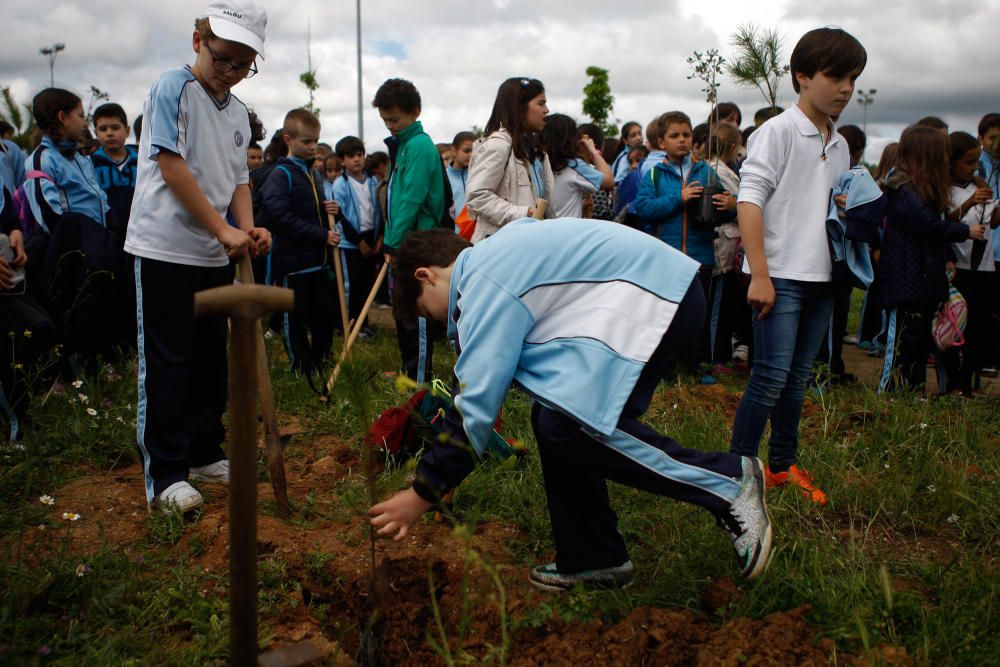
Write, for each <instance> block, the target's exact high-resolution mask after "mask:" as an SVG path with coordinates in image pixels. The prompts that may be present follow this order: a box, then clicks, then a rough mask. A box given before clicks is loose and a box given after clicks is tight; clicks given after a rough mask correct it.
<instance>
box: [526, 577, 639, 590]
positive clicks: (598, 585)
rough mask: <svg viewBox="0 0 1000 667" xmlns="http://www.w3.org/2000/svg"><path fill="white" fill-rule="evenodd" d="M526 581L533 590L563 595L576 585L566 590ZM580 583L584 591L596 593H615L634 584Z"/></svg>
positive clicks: (531, 580) (538, 582)
mask: <svg viewBox="0 0 1000 667" xmlns="http://www.w3.org/2000/svg"><path fill="white" fill-rule="evenodd" d="M528 581H530V582H531V585H532V586H534V587H535V588H538V589H541V590H543V591H555V592H563V593H565V592H567V591H571V590H573V588H574V587H575V586H576V584H573V586H570V587H569V588H567V587H565V586H557V585H555V584H543V583H542V582H540V581H537V580H535V579H532V578H531V577H528ZM580 583H582V584H583V588H584V590H588V591H592V590H598V591H615V590H624V589H626V588H628V587H629V586H631V585H632V584H633V583H635V582H634V580H633V581H630V582H628V583H626V584H621V585H617V584H612V583H606V584H605V583H601V582H598V581H584V582H580Z"/></svg>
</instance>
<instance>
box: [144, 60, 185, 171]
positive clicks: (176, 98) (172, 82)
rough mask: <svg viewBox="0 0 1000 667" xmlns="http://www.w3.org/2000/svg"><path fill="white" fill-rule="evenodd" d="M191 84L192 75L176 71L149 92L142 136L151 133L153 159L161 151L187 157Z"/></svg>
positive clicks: (150, 150) (151, 157)
mask: <svg viewBox="0 0 1000 667" xmlns="http://www.w3.org/2000/svg"><path fill="white" fill-rule="evenodd" d="M191 80H192V78H191V75H190V73H188V72H186V71H185V70H173V71H171V72H167V73H166V74H164V75H163V76H162V77H160V80H159V81H157V82H156V83H155V84H154V85H153V88H152V90H150V91H149V97H148V98H147V99H146V107H147V108H146V113H145V115H144V116H143V132H149V133H150V142H149V157H150V159H155V158H156V156H157V155H159V154H160V151H161V150H165V151H167V152H170V153H175V154H177V155H180V156H181V157H185V152H186V151H185V149H184V134H185V131H184V130H185V127H186V118H187V114H186V110H185V109H184V108H183V107H184V88H185V87H186V86H187V84H188V83H189V82H190V81H191Z"/></svg>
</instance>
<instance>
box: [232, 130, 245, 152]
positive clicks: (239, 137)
mask: <svg viewBox="0 0 1000 667" xmlns="http://www.w3.org/2000/svg"><path fill="white" fill-rule="evenodd" d="M233 142H235V143H236V147H237V148H240V147H241V146H242V145H243V133H242V132H240V131H239V130H236V131H235V132H233Z"/></svg>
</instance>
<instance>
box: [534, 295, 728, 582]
mask: <svg viewBox="0 0 1000 667" xmlns="http://www.w3.org/2000/svg"><path fill="white" fill-rule="evenodd" d="M704 321H705V296H704V292H703V290H702V287H701V285H700V283H699V282H698V281H697V279H696V280H695V281H694V282H693V283H692V285H691V287H690V288H689V289H688V292H687V294H686V295H685V297H684V299H683V300H682V301H681V304H680V307H679V308H678V310H677V313H676V315H675V316H674V319H673V321H672V322H671V324H670V328H669V329H668V330H667V333H666V334H665V335H664V336H663V339H662V340H661V342H660V345H659V346H658V347H657V349H656V351H655V352H654V353H653V355H652V357H650V359H649V361H648V362H647V364H646V367H645V369H644V370H643V372H642V375H640V377H639V381H638V382H637V383H636V386H635V388H634V389H633V391H632V394H631V395H630V396H629V399H628V402H627V403H626V405H625V409H624V410H623V412H622V416H621V419H620V420H619V422H618V428H617V430H616V431H615V433H614V434H613V435H612V436H611V437H610V438H608V439H607V440H606V442H601V441H598V440H596V439H594V438H593V437H591V436H590V435H588V434H587V433H586V432H585V431H584V430H583V428H581V426H580V424H579V423H578V422H576V421H575V420H573V419H572V418H571V417H568V416H566V415H565V414H563V413H561V412H558V411H556V410H552V409H550V408H547V407H545V406H543V405H541V404H540V403H536V404H535V406H534V409H533V410H532V414H531V424H532V428H533V429H534V431H535V436H536V438H537V439H538V450H539V456H540V459H541V463H542V472H543V475H544V477H545V494H546V498H547V501H548V508H549V518H550V519H551V521H552V532H553V538H554V540H555V544H556V566H557V568H558V570H559V571H560V572H562V573H566V574H572V573H574V572H580V571H583V570H591V569H597V568H604V567H613V566H616V565H620V564H622V563H623V562H625V561H626V560H628V551H627V549H626V548H625V542H624V540H623V539H622V536H621V534H620V533H619V532H618V518H617V516H616V515H615V512H614V510H612V509H611V505H610V503H609V500H608V487H607V480H612V481H615V482H618V483H620V484H624V485H626V486H631V487H634V488H637V489H642V490H644V491H649V492H650V493H655V494H658V495H663V496H668V497H670V498H675V499H677V500H682V501H685V502H689V503H692V504H695V505H698V506H700V507H703V508H705V509H707V510H709V511H710V512H712V513H714V514H718V513H720V512H723V511H725V510H726V509H728V507H729V505H730V502H731V501H732V500H733V499H734V498H735V497H736V495H737V494H738V493H739V488H740V478H741V476H742V466H741V458H740V457H739V456H738V455H735V454H731V453H729V452H702V451H699V450H696V449H687V448H684V447H681V446H680V445H679V444H678V443H677V442H675V441H674V440H673V439H671V438H670V437H668V436H666V435H663V434H661V433H658V432H656V431H655V430H653V429H652V428H650V427H648V426H646V425H644V424H642V423H641V422H639V418H640V417H641V416H642V414H643V413H645V412H646V410H647V409H648V408H649V403H650V401H651V400H652V398H653V393H654V392H655V391H656V388H657V386H658V385H659V383H660V380H661V379H662V378H663V377H664V376H665V375H666V374H667V373H668V372H670V370H671V369H672V368H673V366H674V365H675V364H676V363H677V361H678V360H680V359H682V358H683V355H684V354H685V352H686V350H687V348H688V346H689V345H690V344H691V342H692V341H693V340H694V339H695V336H697V335H698V333H699V332H700V331H701V330H702V327H703V324H704ZM593 390H595V391H597V390H599V389H598V388H594V389H593Z"/></svg>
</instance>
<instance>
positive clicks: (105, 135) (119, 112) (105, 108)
mask: <svg viewBox="0 0 1000 667" xmlns="http://www.w3.org/2000/svg"><path fill="white" fill-rule="evenodd" d="M94 131H95V132H96V133H97V140H98V141H100V142H101V147H100V149H98V150H97V151H96V152H95V153H94V154H93V155H91V156H90V160H91V162H93V163H94V174H95V175H96V176H97V182H98V184H100V186H101V189H102V190H104V192H105V194H107V196H108V205H109V206H110V207H111V210H112V211H114V212H115V218H116V219H117V221H118V225H119V227H120V228H122V229H125V228H127V227H128V218H129V214H130V213H131V211H132V196H133V195H134V194H135V176H136V170H137V169H138V165H139V154H138V153H137V152H136V151H135V149H133V148H131V147H130V146H128V145H127V144H126V143H125V142H126V141H128V136H129V126H128V117H127V116H126V115H125V110H124V109H122V108H121V106H120V105H118V104H115V103H114V102H109V103H107V104H102V105H101V106H99V107H97V109H95V110H94Z"/></svg>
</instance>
